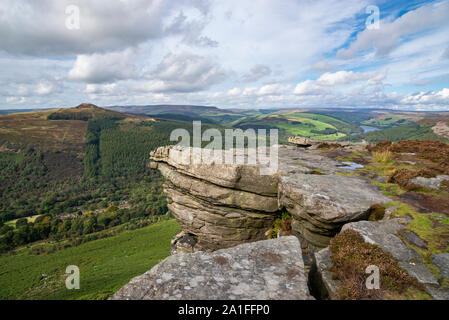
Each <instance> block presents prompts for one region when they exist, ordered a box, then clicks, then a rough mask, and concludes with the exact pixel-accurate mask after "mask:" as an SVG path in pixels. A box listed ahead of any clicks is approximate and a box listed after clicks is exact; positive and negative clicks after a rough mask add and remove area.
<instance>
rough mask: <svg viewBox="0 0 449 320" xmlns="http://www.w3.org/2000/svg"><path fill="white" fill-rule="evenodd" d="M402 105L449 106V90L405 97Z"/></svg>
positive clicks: (419, 93)
mask: <svg viewBox="0 0 449 320" xmlns="http://www.w3.org/2000/svg"><path fill="white" fill-rule="evenodd" d="M401 103H403V104H406V105H413V106H422V105H436V104H438V105H443V106H449V89H448V88H443V89H441V90H440V91H437V92H435V91H428V92H417V93H414V94H410V95H407V96H405V97H404V98H403V99H402V100H401Z"/></svg>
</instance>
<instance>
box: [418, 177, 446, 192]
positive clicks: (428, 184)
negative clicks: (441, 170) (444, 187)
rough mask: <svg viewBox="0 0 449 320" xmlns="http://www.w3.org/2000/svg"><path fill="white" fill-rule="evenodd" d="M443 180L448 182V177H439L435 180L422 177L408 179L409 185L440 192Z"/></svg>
mask: <svg viewBox="0 0 449 320" xmlns="http://www.w3.org/2000/svg"><path fill="white" fill-rule="evenodd" d="M444 180H449V176H448V175H440V176H436V177H435V178H424V177H416V178H413V179H410V182H411V183H414V184H417V185H420V186H421V187H424V188H427V189H431V190H440V186H441V183H442V182H443V181H444Z"/></svg>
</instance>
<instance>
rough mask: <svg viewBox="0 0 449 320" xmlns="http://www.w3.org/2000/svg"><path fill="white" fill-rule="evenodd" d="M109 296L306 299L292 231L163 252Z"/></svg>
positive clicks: (302, 274) (298, 254)
mask: <svg viewBox="0 0 449 320" xmlns="http://www.w3.org/2000/svg"><path fill="white" fill-rule="evenodd" d="M111 299H113V300H161V299H164V300H167V299H171V300H176V299H185V300H234V299H250V300H254V299H256V300H267V299H270V300H273V299H282V300H287V299H291V300H309V299H313V298H312V296H311V295H310V293H309V290H308V287H307V281H306V277H305V273H304V263H303V261H302V258H301V246H300V244H299V241H298V239H297V238H295V237H281V238H278V239H275V240H265V241H259V242H253V243H248V244H242V245H239V246H236V247H233V248H229V249H222V250H218V251H215V252H213V253H206V252H196V253H179V254H176V255H172V256H169V257H168V258H167V259H165V260H164V261H163V262H161V263H160V264H158V265H156V266H155V267H154V268H153V269H151V270H150V271H148V272H147V273H145V274H143V275H141V276H138V277H136V278H134V279H132V280H131V281H130V282H129V283H128V284H127V285H125V286H124V287H123V288H122V289H120V290H119V291H118V292H117V293H116V294H115V295H114V296H113V297H112V298H111Z"/></svg>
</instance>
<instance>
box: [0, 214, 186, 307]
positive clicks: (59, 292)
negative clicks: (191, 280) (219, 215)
mask: <svg viewBox="0 0 449 320" xmlns="http://www.w3.org/2000/svg"><path fill="white" fill-rule="evenodd" d="M178 230H179V226H178V224H177V222H176V221H175V220H168V221H163V222H158V223H156V224H153V225H150V226H147V227H145V228H142V229H138V230H134V231H125V232H122V233H120V234H118V235H116V236H114V237H111V238H106V239H100V240H95V241H91V242H87V243H85V244H82V245H80V246H78V247H72V248H67V249H64V250H61V251H57V252H55V253H52V254H48V255H39V256H32V255H29V254H28V251H29V249H28V248H23V249H21V250H19V251H18V253H17V254H14V255H3V256H1V257H0V299H2V300H4V299H9V300H13V299H50V300H53V299H106V298H107V297H109V296H111V295H112V294H113V293H114V292H116V291H117V290H118V289H120V288H121V287H122V286H123V285H125V284H126V283H128V282H129V280H130V279H131V278H133V277H135V276H137V275H140V274H143V273H145V272H146V271H148V270H149V269H151V267H153V266H154V265H156V264H157V263H159V262H160V261H162V260H163V259H164V258H166V257H167V256H168V255H169V250H170V240H171V238H172V237H173V235H174V234H175V233H176V232H177V231H178ZM69 265H76V266H78V267H79V268H80V276H81V281H80V286H81V288H80V290H67V289H66V287H65V277H66V275H65V269H66V267H67V266H69Z"/></svg>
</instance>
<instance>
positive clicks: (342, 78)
mask: <svg viewBox="0 0 449 320" xmlns="http://www.w3.org/2000/svg"><path fill="white" fill-rule="evenodd" d="M384 78H385V75H384V74H377V73H361V72H353V71H345V70H341V71H337V72H334V73H331V72H326V73H324V74H322V75H321V76H320V77H319V78H318V79H317V80H306V81H303V82H301V83H298V84H297V85H296V88H295V89H294V91H293V93H294V94H296V95H321V94H324V95H325V94H329V93H330V91H331V90H332V89H333V87H334V86H342V85H348V84H352V83H356V82H360V81H362V80H367V81H366V83H365V86H373V85H379V84H381V83H382V81H383V79H384Z"/></svg>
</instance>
